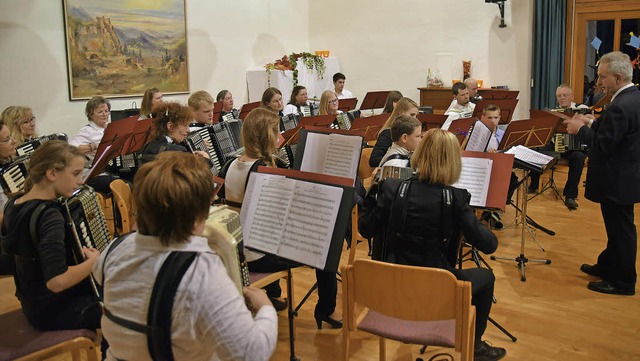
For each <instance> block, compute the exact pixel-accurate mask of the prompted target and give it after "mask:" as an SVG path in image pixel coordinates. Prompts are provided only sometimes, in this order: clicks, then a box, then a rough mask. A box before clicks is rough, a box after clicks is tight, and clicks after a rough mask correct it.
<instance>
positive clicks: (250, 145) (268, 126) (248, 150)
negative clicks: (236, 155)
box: [242, 108, 280, 167]
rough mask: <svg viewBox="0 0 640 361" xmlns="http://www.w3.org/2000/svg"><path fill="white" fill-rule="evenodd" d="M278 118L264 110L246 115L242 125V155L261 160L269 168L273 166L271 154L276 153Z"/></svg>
mask: <svg viewBox="0 0 640 361" xmlns="http://www.w3.org/2000/svg"><path fill="white" fill-rule="evenodd" d="M279 126H280V117H279V116H278V115H277V114H275V113H274V112H272V111H270V110H268V109H266V108H255V109H253V110H252V111H250V112H249V114H247V116H246V117H245V119H244V122H243V124H242V143H243V144H244V154H245V155H246V156H247V157H249V158H253V159H261V160H262V161H263V162H265V163H266V164H267V165H269V166H272V167H273V166H275V160H274V158H273V154H274V153H275V152H276V150H277V148H276V145H277V143H278V132H279V129H280V128H279Z"/></svg>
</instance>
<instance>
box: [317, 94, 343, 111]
mask: <svg viewBox="0 0 640 361" xmlns="http://www.w3.org/2000/svg"><path fill="white" fill-rule="evenodd" d="M331 95H333V96H335V97H336V99H338V94H336V92H334V91H333V90H325V91H323V92H322V95H321V96H320V109H319V111H318V115H327V114H329V111H328V109H329V97H330V96H331ZM338 101H339V100H338Z"/></svg>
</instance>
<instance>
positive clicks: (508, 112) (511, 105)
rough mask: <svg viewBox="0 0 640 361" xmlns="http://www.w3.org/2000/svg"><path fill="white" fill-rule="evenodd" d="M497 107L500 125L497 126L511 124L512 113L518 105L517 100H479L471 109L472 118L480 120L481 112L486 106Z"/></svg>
mask: <svg viewBox="0 0 640 361" xmlns="http://www.w3.org/2000/svg"><path fill="white" fill-rule="evenodd" d="M491 104H493V105H497V106H498V107H500V123H499V124H508V123H510V122H511V119H512V118H513V113H514V112H515V110H516V106H517V105H518V99H499V100H496V99H490V100H481V101H479V102H477V103H476V107H475V108H474V109H473V115H472V116H473V117H476V118H480V117H481V116H482V110H483V109H484V107H486V106H487V105H491Z"/></svg>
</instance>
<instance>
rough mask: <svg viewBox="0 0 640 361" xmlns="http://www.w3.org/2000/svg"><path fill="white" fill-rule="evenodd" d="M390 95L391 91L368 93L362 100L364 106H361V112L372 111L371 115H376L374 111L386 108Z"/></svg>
mask: <svg viewBox="0 0 640 361" xmlns="http://www.w3.org/2000/svg"><path fill="white" fill-rule="evenodd" d="M389 93H391V91H389V90H385V91H374V92H368V93H367V94H366V95H365V96H364V99H362V104H360V110H367V109H371V114H374V113H373V110H374V109H379V108H383V107H384V104H385V103H386V102H387V97H388V96H389Z"/></svg>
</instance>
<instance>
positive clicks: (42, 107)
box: [0, 0, 533, 134]
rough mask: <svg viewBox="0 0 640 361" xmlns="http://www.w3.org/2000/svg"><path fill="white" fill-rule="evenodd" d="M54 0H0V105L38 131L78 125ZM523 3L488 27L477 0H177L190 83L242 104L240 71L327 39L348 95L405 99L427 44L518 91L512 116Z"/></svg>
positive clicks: (424, 61)
mask: <svg viewBox="0 0 640 361" xmlns="http://www.w3.org/2000/svg"><path fill="white" fill-rule="evenodd" d="M61 3H62V2H61V1H52V0H21V1H18V0H3V1H0V110H1V109H4V108H5V107H6V106H8V105H18V104H23V105H29V106H31V107H32V108H33V109H34V113H35V115H36V116H37V117H38V123H37V126H38V129H39V132H40V134H49V133H53V132H57V131H63V132H66V133H69V134H75V132H76V131H77V129H78V128H80V127H81V126H82V125H84V124H86V119H85V117H84V105H85V102H84V101H69V98H68V92H69V91H68V82H67V65H66V55H65V50H64V48H65V45H64V22H63V11H62V4H61ZM532 9H533V5H532V2H531V1H527V0H518V1H507V2H506V21H507V24H508V27H507V28H505V29H499V28H498V22H499V15H498V14H499V13H498V7H497V6H496V5H493V4H485V3H484V2H483V1H482V0H456V1H442V0H402V1H396V2H381V1H367V0H349V1H339V0H324V1H313V0H234V1H227V2H220V1H209V0H188V1H187V36H188V47H189V74H190V76H189V78H190V88H191V90H192V91H195V90H200V89H205V90H207V91H209V92H210V93H212V94H213V95H214V96H215V93H217V91H219V90H220V89H222V88H227V89H229V90H231V91H232V92H233V93H234V97H235V98H236V103H238V104H242V103H243V102H245V101H246V100H247V95H246V94H247V90H246V79H245V72H246V70H248V69H252V68H256V67H260V66H262V65H264V64H265V63H267V62H271V61H273V60H275V59H277V58H280V57H281V56H282V55H284V54H289V53H291V52H294V51H296V52H297V51H305V50H308V51H311V52H312V51H313V50H320V49H330V50H331V53H332V55H336V56H338V57H339V58H340V63H341V64H340V66H341V69H342V71H343V72H344V73H345V74H346V75H347V78H348V79H347V88H348V89H350V90H352V91H354V93H355V94H356V95H357V96H358V97H359V98H360V99H362V97H363V96H364V94H365V93H366V92H367V91H369V90H383V89H398V90H400V91H402V92H403V94H405V95H406V96H409V97H411V98H413V99H415V100H416V101H417V100H418V99H419V96H418V90H417V89H416V88H417V87H419V86H424V85H425V82H426V80H425V77H426V70H427V67H429V66H431V67H434V66H435V65H436V64H437V62H438V57H437V56H436V54H437V53H450V54H452V55H451V58H452V59H453V60H452V65H453V69H454V71H457V72H458V73H459V74H460V75H459V76H461V73H462V65H461V60H462V59H463V58H464V59H470V60H471V61H472V70H471V73H472V76H474V77H476V78H479V79H483V80H484V81H485V85H487V86H491V85H503V84H505V85H509V86H510V88H511V89H517V90H520V96H519V98H520V104H519V105H518V109H517V112H516V116H515V118H516V119H519V118H525V117H526V116H527V113H528V108H529V97H530V95H529V94H530V90H529V86H528V85H529V78H530V69H531V52H532V47H531V27H532V26H531V24H532V16H533V10H532ZM457 19H460V20H457ZM470 19H473V20H470ZM443 75H447V74H443ZM328 76H331V75H330V74H328ZM452 76H453V74H450V75H448V76H447V78H451V77H452ZM167 98H168V99H169V100H177V101H180V102H186V99H187V96H186V95H179V96H170V97H167ZM133 101H136V102H137V104H138V106H139V105H140V98H124V99H113V100H112V105H113V108H114V109H124V108H129V107H131V104H132V102H133Z"/></svg>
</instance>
